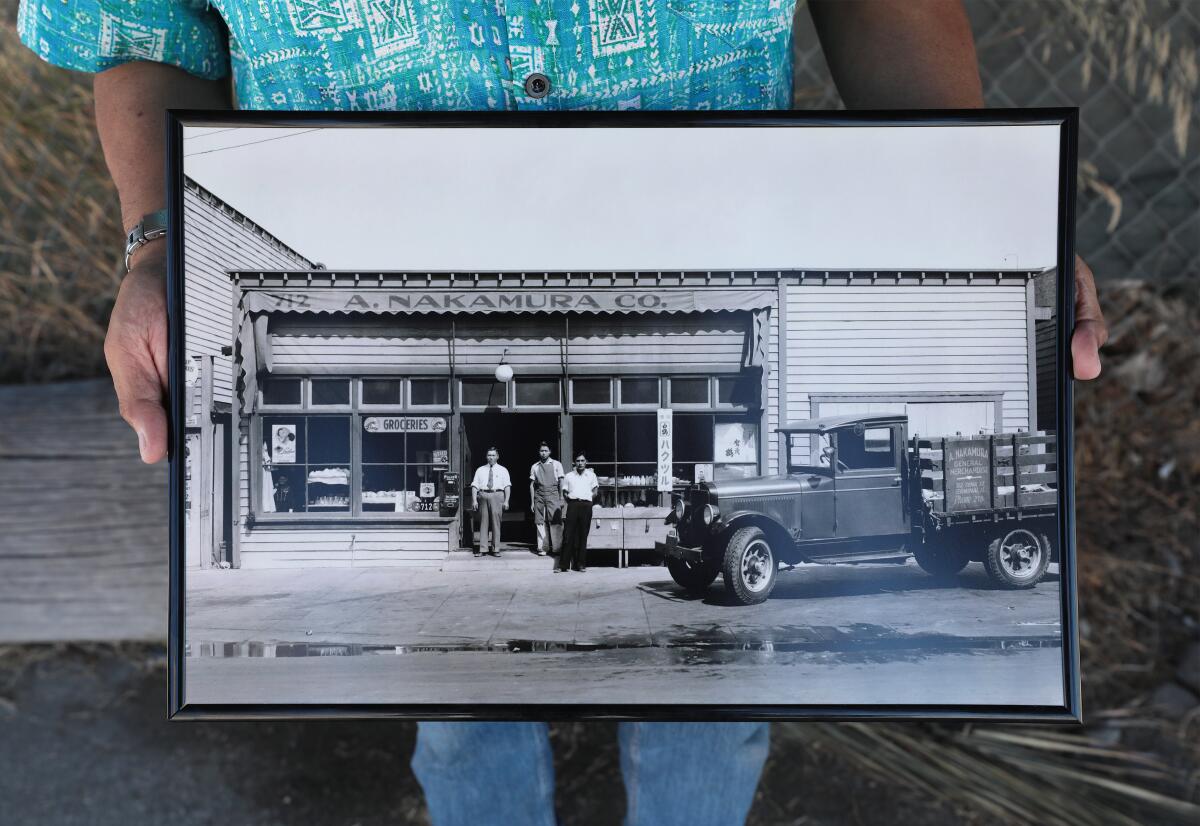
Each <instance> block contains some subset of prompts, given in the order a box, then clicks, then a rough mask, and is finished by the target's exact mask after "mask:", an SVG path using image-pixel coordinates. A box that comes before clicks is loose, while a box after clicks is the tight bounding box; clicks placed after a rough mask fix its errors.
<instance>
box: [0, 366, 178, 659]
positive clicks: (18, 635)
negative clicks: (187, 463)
mask: <svg viewBox="0 0 1200 826" xmlns="http://www.w3.org/2000/svg"><path fill="white" fill-rule="evenodd" d="M167 556H168V547H167V466H166V463H165V462H163V463H161V464H159V465H157V466H152V467H150V466H146V465H143V464H142V463H141V461H140V460H139V458H138V451H137V439H136V438H135V437H134V435H133V431H131V430H130V429H129V428H128V426H127V425H126V424H125V423H124V422H123V421H121V418H120V416H119V415H118V414H117V402H116V396H115V395H114V394H113V390H112V384H111V383H110V382H109V381H108V380H107V379H104V380H95V381H82V382H63V383H59V384H50V385H40V386H27V385H17V386H9V387H0V643H27V642H53V641H67V640H73V641H83V640H91V641H117V640H164V639H166V635H167Z"/></svg>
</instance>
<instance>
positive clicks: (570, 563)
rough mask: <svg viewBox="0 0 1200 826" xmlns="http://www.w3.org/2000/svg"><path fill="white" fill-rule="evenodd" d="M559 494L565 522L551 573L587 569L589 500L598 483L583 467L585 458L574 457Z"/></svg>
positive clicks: (594, 496) (589, 525)
mask: <svg viewBox="0 0 1200 826" xmlns="http://www.w3.org/2000/svg"><path fill="white" fill-rule="evenodd" d="M562 486H563V496H564V497H565V498H566V500H567V516H566V524H565V525H564V526H563V543H562V555H561V556H560V557H559V558H558V566H557V567H556V568H555V569H554V571H555V573H558V572H560V571H566V570H568V569H570V570H572V571H586V570H587V539H588V533H589V532H590V531H591V529H592V503H593V502H594V501H595V499H596V490H597V489H598V488H599V487H600V482H599V480H598V479H596V474H595V473H594V472H593V471H592V469H591V468H589V467H588V466H587V457H586V456H584V455H583V454H582V453H579V454H577V455H576V456H575V469H574V470H572V471H571V472H570V473H568V474H567V475H566V476H564V477H563V480H562Z"/></svg>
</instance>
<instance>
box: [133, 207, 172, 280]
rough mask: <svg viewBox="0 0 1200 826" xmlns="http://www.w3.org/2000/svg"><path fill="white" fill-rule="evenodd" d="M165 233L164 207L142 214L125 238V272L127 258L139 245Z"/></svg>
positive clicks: (165, 214)
mask: <svg viewBox="0 0 1200 826" xmlns="http://www.w3.org/2000/svg"><path fill="white" fill-rule="evenodd" d="M166 234H167V211H166V210H165V209H160V210H158V211H157V212H151V213H150V214H149V215H143V216H142V220H140V221H138V222H137V226H135V227H134V228H133V229H132V230H130V231H129V235H128V237H126V239H125V272H129V258H130V256H132V255H133V254H134V252H136V251H137V250H138V248H139V247H143V246H145V245H146V244H148V243H149V242H151V241H153V240H154V239H155V238H161V237H162V236H164V235H166Z"/></svg>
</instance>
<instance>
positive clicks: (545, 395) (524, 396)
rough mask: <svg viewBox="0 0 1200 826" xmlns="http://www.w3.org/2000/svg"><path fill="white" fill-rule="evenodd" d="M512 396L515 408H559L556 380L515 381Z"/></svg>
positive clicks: (558, 384) (559, 401) (559, 384)
mask: <svg viewBox="0 0 1200 826" xmlns="http://www.w3.org/2000/svg"><path fill="white" fill-rule="evenodd" d="M514 384H515V387H514V388H513V394H514V397H515V402H516V406H517V407H559V406H560V405H561V404H562V400H561V399H560V398H559V392H560V389H559V388H560V386H561V382H559V380H558V379H517V380H516V381H515V382H514Z"/></svg>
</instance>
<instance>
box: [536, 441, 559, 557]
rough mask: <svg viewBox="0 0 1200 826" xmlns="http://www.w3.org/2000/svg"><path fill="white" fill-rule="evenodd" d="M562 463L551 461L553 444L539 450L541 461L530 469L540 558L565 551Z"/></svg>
mask: <svg viewBox="0 0 1200 826" xmlns="http://www.w3.org/2000/svg"><path fill="white" fill-rule="evenodd" d="M565 475H566V474H565V473H563V466H562V463H561V462H559V461H558V460H557V459H552V458H550V445H548V444H546V443H545V442H542V443H541V445H540V446H539V447H538V461H536V462H534V463H533V466H532V467H530V468H529V501H530V502H531V503H532V505H531V506H532V508H533V524H534V525H535V526H536V527H537V549H536V552H537V555H538V556H545V555H546V553H547V552H549V553H550V554H551V555H553V554H554V553H555V551H556V550H561V549H562V535H563V493H562V480H563V477H564V476H565Z"/></svg>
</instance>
